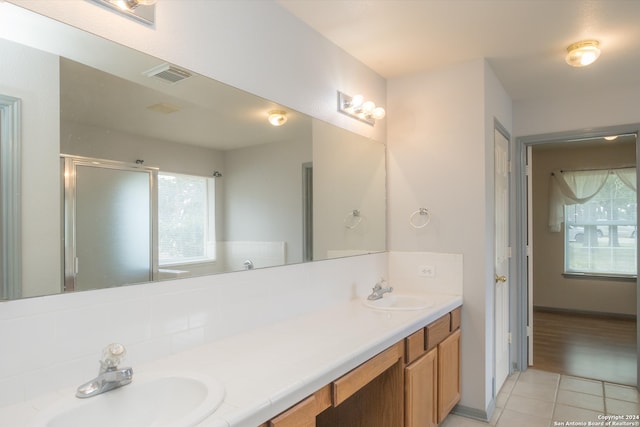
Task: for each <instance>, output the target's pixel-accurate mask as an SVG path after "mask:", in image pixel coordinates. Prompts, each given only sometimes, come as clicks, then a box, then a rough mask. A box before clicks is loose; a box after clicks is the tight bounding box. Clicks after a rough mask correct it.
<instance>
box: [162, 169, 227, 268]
mask: <svg viewBox="0 0 640 427" xmlns="http://www.w3.org/2000/svg"><path fill="white" fill-rule="evenodd" d="M158 240H159V251H158V257H159V264H160V265H161V266H163V267H164V266H168V265H173V266H175V265H180V264H185V263H192V262H212V261H215V259H216V253H215V241H216V238H215V178H207V177H201V176H193V175H182V174H174V173H168V172H160V173H159V174H158Z"/></svg>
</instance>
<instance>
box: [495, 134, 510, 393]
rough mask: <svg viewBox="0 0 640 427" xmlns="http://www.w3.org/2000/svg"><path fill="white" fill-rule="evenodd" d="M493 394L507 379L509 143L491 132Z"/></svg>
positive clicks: (508, 341) (501, 135) (501, 136)
mask: <svg viewBox="0 0 640 427" xmlns="http://www.w3.org/2000/svg"><path fill="white" fill-rule="evenodd" d="M494 152H495V166H494V175H495V184H494V203H495V331H494V332H495V376H496V377H495V384H496V386H495V392H496V393H498V391H499V390H500V388H501V387H502V385H503V384H504V381H505V380H506V378H507V376H508V375H509V344H510V341H511V340H510V336H509V335H510V334H509V279H508V273H509V256H510V248H509V140H508V139H507V137H506V136H505V135H503V134H502V133H501V132H500V131H499V130H498V129H495V130H494Z"/></svg>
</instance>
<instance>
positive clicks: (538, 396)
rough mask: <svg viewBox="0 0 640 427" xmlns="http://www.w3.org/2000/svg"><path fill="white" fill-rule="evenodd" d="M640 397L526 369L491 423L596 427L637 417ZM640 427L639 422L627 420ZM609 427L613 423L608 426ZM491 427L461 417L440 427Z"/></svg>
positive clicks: (512, 380)
mask: <svg viewBox="0 0 640 427" xmlns="http://www.w3.org/2000/svg"><path fill="white" fill-rule="evenodd" d="M639 414H640V393H638V390H637V389H636V388H634V387H628V386H622V385H618V384H611V383H607V382H603V381H596V380H588V379H584V378H577V377H572V376H568V375H560V374H554V373H550V372H544V371H539V370H535V369H528V370H526V371H525V372H522V373H515V374H514V375H512V376H510V377H509V378H508V379H507V381H506V382H505V384H504V386H503V387H502V390H500V393H499V394H498V397H497V399H496V410H495V412H494V414H493V417H492V419H491V422H490V425H492V426H495V427H515V426H517V427H560V426H570V425H584V426H588V425H589V422H591V423H592V424H591V425H598V424H595V423H599V422H603V424H601V425H603V426H607V420H606V419H603V418H604V417H603V415H604V416H606V415H622V416H627V415H629V416H638V415H639ZM618 422H628V423H629V424H624V423H622V424H617V425H627V426H640V419H637V418H636V419H631V420H625V419H620V420H618ZM609 425H610V426H612V425H615V424H609ZM480 426H485V427H486V426H487V423H484V422H481V421H476V420H472V419H469V418H464V417H461V416H458V415H450V416H449V417H447V418H446V419H445V420H444V421H443V423H442V424H441V427H480Z"/></svg>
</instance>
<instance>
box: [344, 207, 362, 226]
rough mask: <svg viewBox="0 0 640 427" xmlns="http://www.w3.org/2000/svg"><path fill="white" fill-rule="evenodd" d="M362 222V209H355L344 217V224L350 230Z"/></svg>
mask: <svg viewBox="0 0 640 427" xmlns="http://www.w3.org/2000/svg"><path fill="white" fill-rule="evenodd" d="M361 222H362V216H360V210H359V209H354V210H352V211H351V212H349V213H348V214H347V216H346V217H344V226H345V227H347V228H348V229H349V230H351V229H353V228H356V227H357V226H358V225H360V223H361Z"/></svg>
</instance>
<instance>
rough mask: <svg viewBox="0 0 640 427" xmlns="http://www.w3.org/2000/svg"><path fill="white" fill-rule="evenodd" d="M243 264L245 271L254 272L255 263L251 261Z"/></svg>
mask: <svg viewBox="0 0 640 427" xmlns="http://www.w3.org/2000/svg"><path fill="white" fill-rule="evenodd" d="M243 264H244V269H245V270H253V261H251V260H250V259H248V260H246V261H245V262H243Z"/></svg>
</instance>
